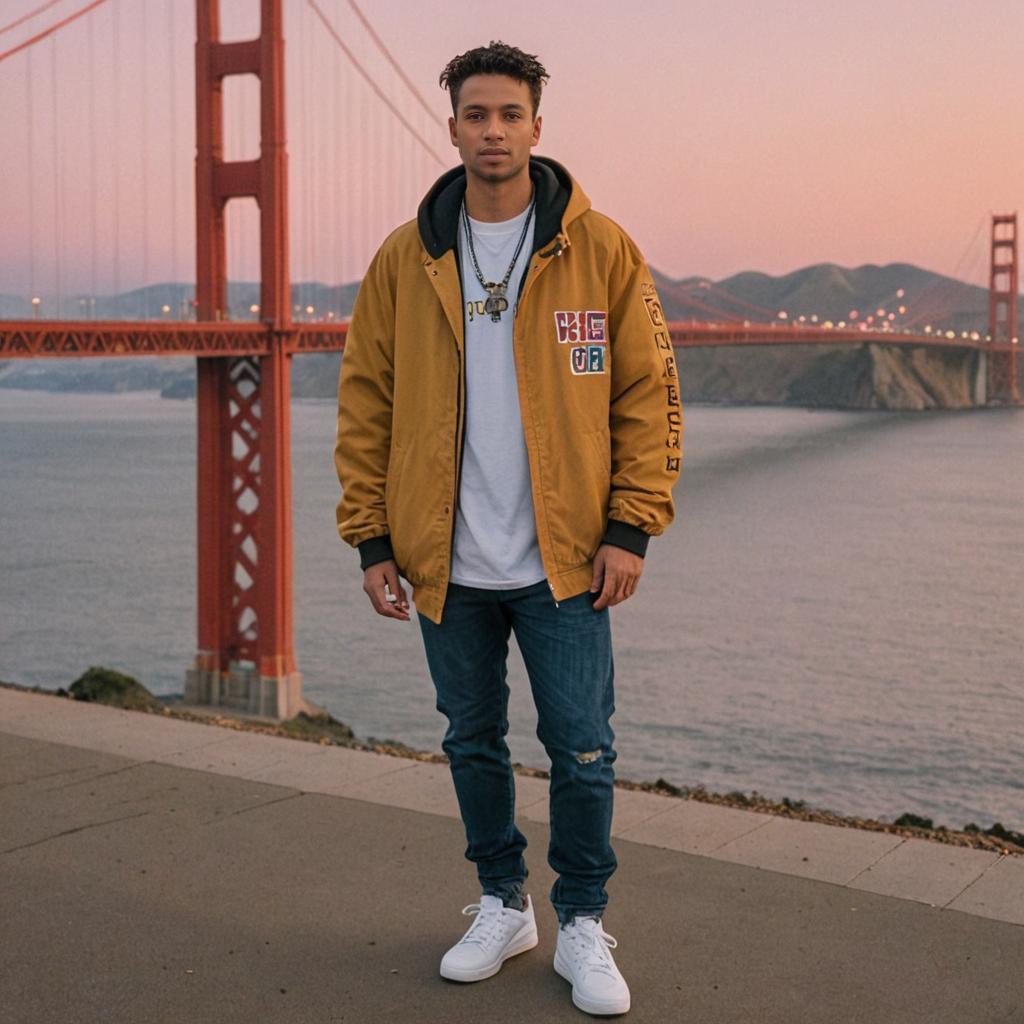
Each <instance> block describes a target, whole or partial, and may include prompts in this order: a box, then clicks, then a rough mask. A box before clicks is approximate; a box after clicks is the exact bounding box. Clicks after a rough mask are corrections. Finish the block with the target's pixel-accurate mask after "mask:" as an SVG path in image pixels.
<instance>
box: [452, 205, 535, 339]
mask: <svg viewBox="0 0 1024 1024" xmlns="http://www.w3.org/2000/svg"><path fill="white" fill-rule="evenodd" d="M535 204H536V197H535V195H534V194H533V193H531V194H530V205H529V207H528V208H527V212H526V223H525V224H524V225H523V233H522V234H521V235H520V236H519V241H518V242H517V243H516V251H515V252H514V253H513V254H512V262H511V263H510V264H509V265H508V270H506V271H505V276H504V277H503V278H502V279H501V281H499V282H497V283H495V282H494V281H485V280H484V275H483V274H481V273H480V264H479V263H477V260H476V250H475V249H474V248H473V229H472V228H471V227H470V226H469V214H468V213H466V202H465V200H463V202H462V225H463V227H464V228H465V229H466V241H467V242H468V243H469V258H470V259H471V260H472V262H473V270H474V271H475V272H476V279H477V280H478V281H479V282H480V287H481V288H483V290H484V291H485V292H487V300H486V301H485V302H484V312H485V313H490V314H491V320H492V321H493V322H494V323H498V321H499V320H501V314H502V313H503V312H504V311H505V310H506V309H508V298H507V297H506V296H507V292H508V282H509V280H510V278H511V277H512V271H513V270H514V269H515V265H516V260H518V259H519V253H520V252H521V250H522V248H523V242H525V241H526V233H527V232H528V231H529V230H530V220H531V219H532V218H533V208H534V205H535Z"/></svg>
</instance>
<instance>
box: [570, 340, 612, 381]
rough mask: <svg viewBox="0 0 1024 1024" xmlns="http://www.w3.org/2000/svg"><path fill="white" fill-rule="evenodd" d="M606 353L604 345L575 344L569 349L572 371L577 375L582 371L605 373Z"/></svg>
mask: <svg viewBox="0 0 1024 1024" xmlns="http://www.w3.org/2000/svg"><path fill="white" fill-rule="evenodd" d="M604 353H605V346H604V345H573V347H572V348H571V349H569V365H570V366H571V367H572V372H573V373H575V374H576V375H577V376H579V375H580V374H582V373H604Z"/></svg>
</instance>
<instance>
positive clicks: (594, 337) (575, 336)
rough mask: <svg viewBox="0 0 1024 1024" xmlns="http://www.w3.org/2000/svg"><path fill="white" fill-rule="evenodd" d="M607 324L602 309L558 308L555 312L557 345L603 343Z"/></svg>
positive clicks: (606, 337)
mask: <svg viewBox="0 0 1024 1024" xmlns="http://www.w3.org/2000/svg"><path fill="white" fill-rule="evenodd" d="M607 324H608V314H607V313H606V312H605V311H604V310H603V309H575V310H568V309H560V310H558V311H557V312H556V313H555V337H556V338H557V339H558V344H559V345H603V344H605V342H607V340H608V331H607Z"/></svg>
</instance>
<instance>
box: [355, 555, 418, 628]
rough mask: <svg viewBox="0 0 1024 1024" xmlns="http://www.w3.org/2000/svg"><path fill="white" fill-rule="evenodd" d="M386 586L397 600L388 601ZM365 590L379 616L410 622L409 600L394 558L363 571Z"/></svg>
mask: <svg viewBox="0 0 1024 1024" xmlns="http://www.w3.org/2000/svg"><path fill="white" fill-rule="evenodd" d="M385 584H386V585H387V588H388V590H390V591H391V593H392V594H393V595H394V596H395V598H396V599H397V600H395V601H389V600H388V599H387V596H386V594H385V591H384V586H385ZM363 590H365V591H366V596H367V597H368V598H369V599H370V604H372V605H373V610H374V611H375V612H376V613H377V614H378V615H383V616H384V617H385V618H387V619H401V620H402V621H403V622H408V621H409V600H408V598H407V597H406V596H405V587H403V586H402V583H401V580H399V578H398V566H397V565H395V561H394V559H393V558H389V559H388V560H387V561H386V562H377V564H376V565H371V566H370V567H369V569H364V570H363Z"/></svg>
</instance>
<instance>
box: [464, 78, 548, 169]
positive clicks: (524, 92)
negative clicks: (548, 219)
mask: <svg viewBox="0 0 1024 1024" xmlns="http://www.w3.org/2000/svg"><path fill="white" fill-rule="evenodd" d="M448 128H449V130H450V132H451V137H452V145H453V146H457V147H458V150H459V156H461V157H462V162H463V164H464V165H465V167H466V173H467V174H472V175H475V176H476V177H477V178H480V179H481V180H483V181H487V182H499V181H508V180H509V179H511V178H514V177H516V176H517V175H518V174H522V173H523V168H524V167H526V166H527V165H528V164H529V161H530V150H531V149H532V148H533V147H534V146H536V145H537V143H538V141H539V140H540V118H539V117H534V116H533V101H532V99H531V97H530V87H529V86H528V85H527V84H526V83H525V82H517V81H516V80H515V79H514V78H510V77H509V76H508V75H471V76H470V77H469V78H467V79H466V80H465V81H464V82H463V83H462V88H461V89H459V107H458V112H457V113H456V116H455V117H450V118H448Z"/></svg>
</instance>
